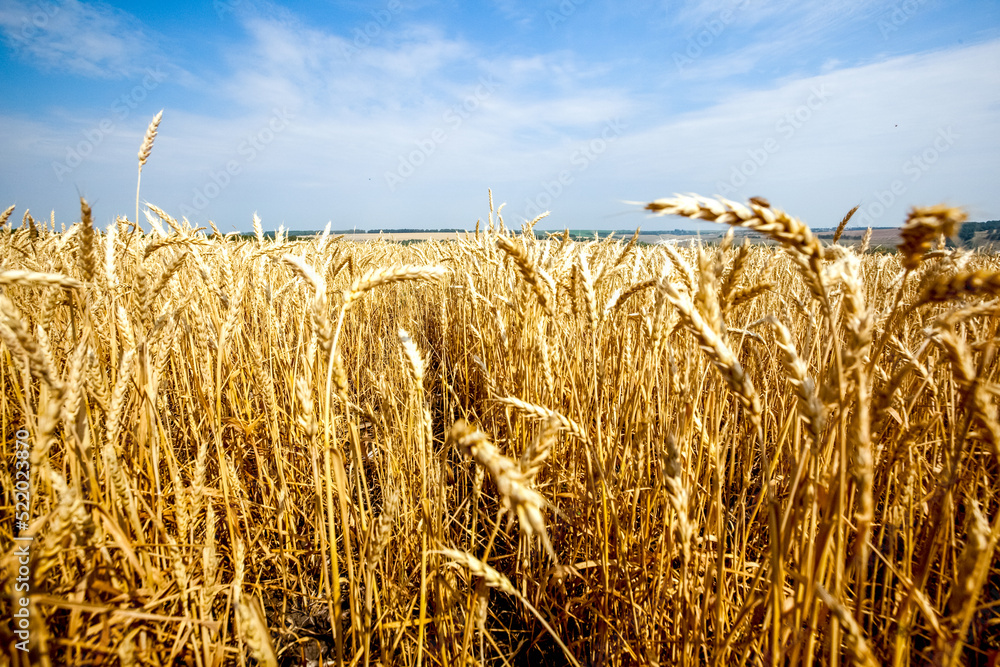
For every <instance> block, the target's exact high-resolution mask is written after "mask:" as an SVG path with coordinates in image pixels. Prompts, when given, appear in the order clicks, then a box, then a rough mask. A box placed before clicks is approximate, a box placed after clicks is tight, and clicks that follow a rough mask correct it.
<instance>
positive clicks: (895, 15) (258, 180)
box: [0, 0, 1000, 231]
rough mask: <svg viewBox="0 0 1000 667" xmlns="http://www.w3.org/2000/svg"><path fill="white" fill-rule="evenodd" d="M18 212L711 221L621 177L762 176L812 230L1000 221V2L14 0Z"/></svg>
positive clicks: (9, 196)
mask: <svg viewBox="0 0 1000 667" xmlns="http://www.w3.org/2000/svg"><path fill="white" fill-rule="evenodd" d="M0 86H2V90H3V94H2V95H0V156H2V159H0V207H6V206H7V205H9V204H12V203H13V204H17V205H18V213H17V215H18V218H19V216H20V214H21V213H23V211H24V209H25V208H26V207H30V209H31V211H32V214H33V215H35V217H37V218H47V217H48V214H49V211H50V210H52V209H54V210H55V213H56V220H57V221H61V222H67V223H68V222H72V221H73V220H75V219H78V217H79V212H78V205H77V203H76V198H77V196H78V193H82V194H83V195H84V196H86V197H87V198H88V200H89V201H91V203H92V204H93V206H94V211H95V217H96V219H97V221H98V222H99V223H101V224H106V223H108V222H111V221H112V220H113V219H114V216H115V215H127V216H128V217H129V218H132V217H134V200H135V176H136V167H137V157H136V153H137V151H138V148H139V145H140V144H141V142H142V136H143V133H144V132H145V129H146V126H147V124H148V123H149V121H150V119H152V117H153V116H154V115H155V114H156V112H157V111H159V110H160V109H163V110H164V115H163V121H162V123H161V125H160V128H159V134H158V137H157V140H156V144H155V146H154V149H153V153H152V156H151V158H150V160H149V162H148V163H147V164H146V166H145V167H144V169H143V180H142V199H143V200H144V201H149V202H151V203H154V204H156V205H158V206H160V207H161V208H164V209H166V210H167V211H168V212H170V213H171V214H173V215H175V216H177V217H180V216H181V215H184V216H187V217H188V218H189V219H190V220H191V221H192V222H194V223H196V224H199V225H203V224H206V223H207V221H208V220H209V219H211V220H214V221H215V223H216V224H217V225H218V226H219V227H220V228H221V229H223V230H225V231H229V230H232V229H239V230H248V229H249V228H250V224H251V223H250V221H251V216H252V214H253V212H254V211H257V212H258V213H259V214H260V216H261V218H262V219H263V221H264V226H265V228H267V229H274V228H276V227H277V226H278V225H279V224H283V225H284V226H285V227H286V228H290V229H321V228H322V227H323V226H324V225H325V224H326V223H327V221H332V223H333V225H332V226H333V228H334V229H346V228H350V227H354V226H357V227H358V228H362V229H371V228H379V227H384V228H398V227H426V228H440V227H460V228H469V227H471V226H473V225H474V224H475V221H476V219H477V218H485V217H486V213H487V210H488V204H487V188H492V189H493V195H494V200H495V202H496V203H497V204H498V205H499V204H500V203H502V202H506V204H507V206H506V207H505V208H504V209H503V213H504V219H505V221H506V222H507V223H508V224H509V225H514V226H517V225H519V224H520V223H521V222H522V221H523V220H524V219H525V218H531V217H534V216H535V215H536V214H537V213H539V212H541V211H545V210H549V211H551V215H550V217H549V219H548V221H546V222H544V223H543V224H541V225H539V226H540V227H546V228H562V227H570V228H575V229H594V228H600V229H609V228H618V227H620V228H635V227H636V226H640V225H641V226H642V227H643V229H644V230H649V231H653V230H656V229H673V228H675V227H679V228H685V227H687V228H690V227H691V224H690V223H685V222H684V221H682V220H680V219H677V218H674V219H671V218H648V217H646V216H645V215H643V214H641V213H639V212H636V208H637V207H634V206H630V205H628V204H625V203H623V200H634V201H647V200H651V199H655V198H658V197H665V196H670V195H671V194H672V193H674V192H683V193H686V192H696V193H699V194H705V195H711V194H722V195H725V196H728V197H731V198H734V199H746V198H747V197H750V196H764V197H767V198H768V199H769V200H770V201H771V202H772V204H774V205H775V206H779V207H781V208H784V209H786V210H788V211H789V212H791V213H792V214H794V215H797V216H799V217H801V218H803V219H804V220H805V221H806V222H808V223H809V224H811V225H812V226H814V227H828V226H832V225H835V224H836V223H837V222H838V221H839V220H840V218H841V216H842V215H843V214H844V213H845V212H846V211H847V209H849V208H850V207H851V206H853V205H855V204H861V206H862V209H861V212H860V213H859V214H858V216H857V218H856V221H857V222H856V224H857V225H862V224H866V225H867V224H871V225H874V226H882V227H886V226H897V225H899V224H900V223H901V222H902V220H903V218H904V216H905V214H906V210H907V209H908V208H909V207H910V206H913V205H927V204H934V203H938V202H942V201H943V202H948V203H952V204H958V205H964V206H966V207H967V208H968V210H969V212H970V217H971V219H973V220H989V219H998V218H1000V188H998V187H997V181H998V176H1000V3H997V2H995V0H989V1H987V0H982V1H978V0H971V1H966V2H938V1H935V0H906V1H905V2H903V1H900V2H882V1H879V0H872V1H860V0H832V1H829V2H801V1H797V0H774V1H771V2H765V1H763V0H691V1H689V2H644V1H637V2H630V3H614V2H604V1H601V0H561V2H560V1H559V0H549V1H545V0H543V1H542V2H538V3H526V2H520V1H519V0H494V1H492V2H481V3H459V2H430V1H425V0H413V1H408V0H379V1H376V2H368V3H362V2H336V3H333V2H309V3H307V2H284V3H274V2H262V1H257V0H215V1H214V2H213V1H211V0H206V1H204V2H173V3H145V2H143V3H138V2H116V3H98V2H81V1H76V0H72V1H68V2H58V1H56V0H0Z"/></svg>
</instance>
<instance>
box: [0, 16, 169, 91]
mask: <svg viewBox="0 0 1000 667" xmlns="http://www.w3.org/2000/svg"><path fill="white" fill-rule="evenodd" d="M0 32H2V34H3V38H4V40H5V41H6V42H7V43H8V45H9V46H10V47H11V48H12V49H13V50H14V51H15V52H16V53H18V54H20V55H21V57H23V58H25V59H27V60H30V61H31V62H32V63H34V64H35V65H36V66H38V67H40V68H41V69H48V70H56V71H66V72H71V73H74V74H82V75H84V76H89V77H101V78H114V77H122V76H128V75H131V74H135V73H136V72H139V71H141V70H142V68H143V67H146V66H149V65H150V62H148V60H149V58H148V57H146V56H147V55H148V54H149V53H150V52H151V51H152V47H151V46H150V41H149V40H150V37H149V34H148V30H146V29H145V28H144V27H143V26H142V24H141V23H140V22H139V21H137V20H135V19H134V18H133V17H131V16H130V15H129V14H127V13H125V12H122V11H119V10H116V9H114V8H112V7H109V6H107V5H103V4H84V3H82V2H78V1H77V0H64V1H61V2H54V1H47V2H26V1H24V0H11V1H10V2H7V3H4V5H3V6H2V7H0ZM144 59H145V60H147V62H144V63H143V62H141V61H142V60H144Z"/></svg>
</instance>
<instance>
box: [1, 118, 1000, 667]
mask: <svg viewBox="0 0 1000 667" xmlns="http://www.w3.org/2000/svg"><path fill="white" fill-rule="evenodd" d="M151 127H152V130H153V132H152V136H154V137H155V126H151ZM147 140H148V142H149V146H150V147H151V145H152V138H150V137H149V135H148V134H147ZM144 146H145V144H144ZM148 156H149V151H148V150H147V151H146V157H147V158H148ZM144 162H145V160H144V159H143V156H142V153H140V166H141V164H142V163H144ZM81 203H82V205H81V215H80V220H79V221H77V222H75V224H71V225H70V226H69V228H68V229H66V228H65V227H64V228H63V229H62V231H58V232H57V231H56V229H55V220H54V219H52V220H50V221H47V222H45V221H42V222H38V221H36V220H35V219H34V218H32V217H31V216H30V214H29V213H27V212H25V213H24V218H23V221H22V224H21V225H20V227H18V228H17V229H12V225H11V220H10V218H11V217H12V210H13V207H12V208H11V209H8V210H7V211H6V212H5V213H4V214H3V219H2V221H0V226H2V243H0V288H2V289H0V291H2V294H0V340H2V342H0V383H2V392H0V422H2V427H3V434H4V440H3V452H4V460H5V461H6V462H8V463H6V464H5V465H3V466H2V467H0V482H2V484H3V489H4V493H5V495H4V514H3V516H4V517H5V521H4V522H3V523H2V525H0V552H2V554H3V568H2V576H3V579H2V581H0V586H2V588H3V596H2V600H0V612H2V615H3V617H4V618H5V619H7V618H13V614H14V612H15V610H16V609H17V608H18V605H19V604H22V603H21V602H19V598H21V597H22V596H23V595H24V594H23V593H19V592H17V590H18V589H17V588H16V586H17V582H18V579H17V576H18V572H19V569H18V568H19V563H20V564H24V562H23V561H19V560H18V559H19V555H18V554H19V553H22V552H19V551H18V549H19V548H20V547H21V546H22V545H23V544H25V543H24V542H22V541H18V540H15V536H17V535H25V534H28V535H33V536H34V539H33V541H31V542H30V559H28V560H30V564H29V566H28V569H29V570H30V576H28V581H27V583H28V586H29V588H30V597H29V598H27V601H26V602H24V603H23V604H27V607H26V609H27V612H26V613H27V618H28V620H27V621H25V625H26V626H28V627H29V630H28V631H26V632H29V634H30V650H29V651H28V652H25V651H21V650H18V649H17V648H15V647H16V645H17V643H18V642H19V641H20V639H19V636H16V635H15V632H14V630H15V629H16V627H15V626H14V625H12V624H8V623H6V622H4V623H3V624H2V625H0V639H2V643H3V646H4V655H5V656H6V657H7V659H8V661H9V662H10V663H11V664H24V665H27V664H32V665H77V664H79V665H83V664H87V665H90V664H94V665H97V664H100V665H104V664H109V665H117V664H120V665H167V664H185V665H197V666H198V667H202V666H209V665H248V664H249V665H252V664H259V665H279V664H280V665H306V664H310V665H319V664H336V665H377V664H378V665H428V666H430V665H435V666H436V665H507V664H576V665H583V664H599V665H633V664H649V665H701V664H713V665H715V664H757V665H779V664H781V665H785V664H790V665H828V664H829V665H839V664H863V665H876V664H893V665H916V664H927V663H932V664H944V665H960V664H970V665H985V664H987V661H989V660H991V659H992V660H995V658H996V652H997V649H998V646H1000V563H998V559H997V558H996V546H997V541H998V537H1000V497H998V493H997V489H998V488H1000V483H998V481H1000V421H998V415H997V393H998V384H997V375H998V361H997V358H996V342H997V340H998V338H997V335H998V331H997V328H998V325H1000V301H997V297H1000V259H998V258H997V257H996V256H993V255H987V254H977V253H971V252H968V251H963V250H961V249H947V248H945V247H944V245H943V243H941V242H939V241H940V240H941V239H943V236H944V235H950V234H953V233H954V232H955V230H956V228H957V226H958V224H960V222H961V221H962V219H963V214H962V213H961V211H960V210H958V209H951V208H947V207H943V206H938V207H929V208H923V209H913V211H912V212H911V214H910V215H909V217H908V219H907V220H906V222H905V225H904V227H903V230H902V238H903V242H902V244H901V245H900V247H899V249H898V252H896V253H893V254H873V253H870V252H867V248H866V245H867V244H863V245H862V246H860V247H846V246H841V245H839V244H837V243H836V242H834V243H832V244H825V243H822V242H820V241H819V240H817V239H816V237H815V236H814V235H813V234H812V232H811V231H810V229H809V227H808V226H806V225H805V224H804V223H803V222H801V221H800V220H798V219H796V218H794V217H792V216H790V215H788V214H785V213H783V212H782V211H780V210H779V209H777V208H774V207H772V206H771V205H770V204H769V203H768V202H766V201H764V200H761V199H753V200H751V201H750V202H748V203H746V204H739V203H736V202H728V201H725V200H718V199H710V198H703V197H695V196H677V197H674V198H670V199H663V200H658V201H654V202H649V203H648V204H646V209H648V210H649V211H650V212H651V213H656V214H674V215H682V216H687V217H690V218H699V219H703V220H712V221H715V222H718V223H721V224H728V225H731V226H740V227H745V228H748V229H750V230H754V231H756V232H758V233H760V234H762V235H764V236H766V237H768V238H770V239H772V240H774V241H777V242H778V244H779V245H777V246H762V245H756V246H755V245H748V244H745V245H735V244H734V243H733V242H732V236H731V235H730V236H728V237H727V239H726V240H725V241H724V242H723V243H721V244H719V245H715V246H711V247H710V246H699V245H697V244H694V245H692V246H691V247H686V248H674V247H670V246H646V245H642V244H638V243H636V242H635V237H633V238H632V240H631V241H629V240H628V239H615V238H607V239H603V240H594V241H592V242H587V243H582V242H575V241H570V240H569V238H568V234H566V235H555V236H552V237H550V238H548V239H536V235H535V234H534V232H533V229H532V225H533V224H534V222H532V223H526V224H525V225H523V226H522V228H521V229H520V230H512V229H509V228H508V227H507V226H506V224H505V223H504V221H503V217H502V211H500V210H494V208H493V203H492V197H491V200H490V210H489V216H488V218H487V219H485V220H484V221H483V223H482V225H481V229H480V227H479V226H477V231H476V233H474V234H473V233H469V234H466V235H461V236H460V235H456V237H455V239H454V240H452V241H445V242H439V241H429V242H425V243H418V244H412V245H398V244H392V243H388V242H384V241H376V242H371V243H351V242H347V241H345V240H343V239H341V238H335V237H331V236H330V235H329V234H327V233H324V234H323V235H322V236H318V237H316V238H313V239H309V240H298V241H294V242H293V241H289V240H287V238H285V237H283V236H282V235H281V234H278V235H277V236H276V237H274V238H266V237H265V236H264V234H263V233H262V231H261V228H262V223H261V221H260V220H258V219H257V218H256V216H255V218H254V227H255V231H256V238H250V239H244V238H241V237H238V236H233V235H230V236H223V235H221V234H220V233H218V230H215V229H214V226H213V228H212V229H211V230H204V229H194V228H193V227H192V226H191V225H190V224H189V223H188V222H187V221H185V220H181V221H177V220H175V219H173V218H171V217H170V215H169V214H168V213H167V212H165V211H163V210H160V209H159V208H157V207H155V206H152V205H148V206H147V207H145V210H144V211H143V212H144V215H145V216H146V218H147V220H148V222H149V226H150V227H151V231H150V232H148V233H146V232H143V231H142V230H137V229H136V227H135V225H134V224H131V223H129V222H128V221H126V220H125V219H123V218H119V219H118V220H117V221H116V222H114V223H112V224H111V225H109V226H108V227H107V228H106V229H104V230H98V229H95V228H94V226H93V224H92V217H93V215H92V212H91V210H90V207H89V205H88V204H87V203H86V202H85V201H82V202H81ZM501 208H502V207H501ZM137 213H138V211H137ZM847 217H848V218H849V215H848V216H847ZM846 223H847V218H845V220H844V223H843V224H842V225H841V230H840V231H842V229H843V227H844V225H845V224H846ZM838 237H839V232H838ZM25 432H26V433H27V434H28V437H27V438H25V440H27V441H28V442H29V444H30V454H18V452H19V451H25V452H27V451H29V450H22V449H18V448H17V447H16V446H15V442H16V441H17V440H20V439H22V438H24V434H25ZM15 433H18V434H19V435H17V436H16V438H15ZM21 460H26V461H28V464H29V465H28V466H27V469H28V470H30V490H31V491H30V493H31V510H30V520H29V521H27V522H26V523H27V525H26V526H23V527H22V528H23V529H21V530H18V529H15V523H14V520H13V517H14V515H15V502H16V500H15V496H14V489H16V488H21V487H17V486H16V479H15V471H16V470H19V469H22V468H24V466H22V467H21V468H18V467H16V466H15V465H14V462H15V461H21ZM20 571H21V572H23V570H20Z"/></svg>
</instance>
